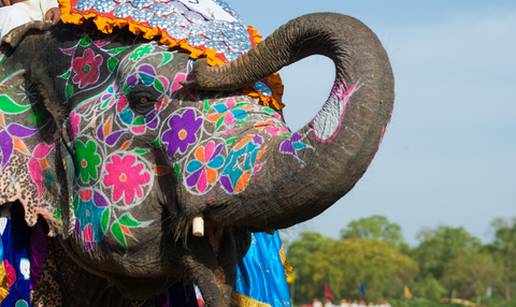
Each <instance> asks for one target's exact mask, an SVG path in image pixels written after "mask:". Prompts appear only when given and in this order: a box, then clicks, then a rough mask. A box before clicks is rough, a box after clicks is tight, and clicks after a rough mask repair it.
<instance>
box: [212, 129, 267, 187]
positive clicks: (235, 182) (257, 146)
mask: <svg viewBox="0 0 516 307" xmlns="http://www.w3.org/2000/svg"><path fill="white" fill-rule="evenodd" d="M262 146H263V138H262V137H261V136H260V135H258V134H256V135H249V136H247V137H245V138H244V139H242V140H241V141H240V142H238V143H237V144H236V145H235V147H234V148H233V149H232V150H231V152H230V153H229V155H228V158H227V160H226V164H225V165H224V170H223V172H222V178H221V183H222V186H223V187H224V189H225V190H226V191H227V192H228V193H240V192H242V191H243V190H245V188H246V187H247V185H248V184H249V180H250V179H251V176H252V174H253V173H255V172H257V171H259V165H258V164H257V163H256V162H257V161H259V160H260V158H261V156H262V155H263V153H264V149H265V148H266V147H262Z"/></svg>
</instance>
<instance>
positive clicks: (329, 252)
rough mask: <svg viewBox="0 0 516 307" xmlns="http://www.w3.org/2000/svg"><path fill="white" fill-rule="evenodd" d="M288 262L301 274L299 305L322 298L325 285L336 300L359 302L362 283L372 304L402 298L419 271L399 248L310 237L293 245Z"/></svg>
mask: <svg viewBox="0 0 516 307" xmlns="http://www.w3.org/2000/svg"><path fill="white" fill-rule="evenodd" d="M315 246H318V249H316V250H315V249H313V247H315ZM310 249H311V251H308V250H310ZM298 257H300V258H298ZM288 258H289V261H290V262H291V263H292V264H293V266H294V270H296V272H298V278H297V280H296V293H297V294H296V301H297V302H309V301H311V299H312V298H314V297H320V296H322V286H323V285H324V283H325V282H328V284H329V285H330V287H331V290H332V291H333V292H334V293H335V296H336V298H337V299H340V298H351V297H353V298H358V297H359V289H358V286H359V284H360V283H361V282H364V283H365V285H366V288H367V298H368V299H370V300H379V299H382V298H387V297H392V296H401V295H402V293H403V288H404V286H405V285H407V284H411V283H412V281H413V279H414V278H415V276H416V275H417V271H418V268H417V264H416V262H415V261H413V260H412V259H410V258H409V257H408V256H406V255H403V254H401V252H400V251H399V250H398V249H397V248H396V247H394V246H392V245H391V244H389V243H386V242H382V241H379V240H373V239H347V240H332V239H328V238H324V237H321V236H315V235H313V234H310V235H309V236H304V237H302V238H301V240H299V242H294V243H293V244H292V245H291V247H290V248H289V252H288ZM301 266H303V267H301ZM301 272H302V273H301Z"/></svg>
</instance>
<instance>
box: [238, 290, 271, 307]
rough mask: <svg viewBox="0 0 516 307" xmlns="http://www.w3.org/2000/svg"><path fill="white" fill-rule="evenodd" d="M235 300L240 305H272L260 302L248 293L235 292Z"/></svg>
mask: <svg viewBox="0 0 516 307" xmlns="http://www.w3.org/2000/svg"><path fill="white" fill-rule="evenodd" d="M233 301H234V302H235V303H236V304H237V305H238V306H240V307H272V306H271V305H269V304H266V303H262V302H258V301H257V300H255V299H252V298H250V297H249V296H247V295H243V294H240V293H236V292H233Z"/></svg>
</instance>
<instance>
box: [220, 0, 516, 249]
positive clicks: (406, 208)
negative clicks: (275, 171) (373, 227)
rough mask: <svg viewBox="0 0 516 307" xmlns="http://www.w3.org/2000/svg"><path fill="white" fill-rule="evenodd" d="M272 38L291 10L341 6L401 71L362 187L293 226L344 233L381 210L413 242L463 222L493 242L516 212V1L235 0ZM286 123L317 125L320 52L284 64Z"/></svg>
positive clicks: (327, 77)
mask: <svg viewBox="0 0 516 307" xmlns="http://www.w3.org/2000/svg"><path fill="white" fill-rule="evenodd" d="M227 2H228V3H230V4H231V5H232V6H233V7H234V8H235V9H236V10H237V11H239V12H240V14H241V17H242V18H243V19H244V20H245V21H246V22H247V23H249V24H252V25H254V26H255V27H256V28H258V29H259V30H260V32H261V33H262V34H264V35H268V34H270V33H271V32H272V31H273V30H274V29H275V28H277V27H278V26H280V25H281V24H283V23H285V22H286V21H288V20H289V19H291V18H294V17H297V16H299V15H302V14H304V13H309V12H318V11H332V12H340V13H344V14H347V15H351V16H354V17H356V18H358V19H360V20H362V21H363V22H365V23H366V24H367V25H369V26H370V27H371V28H372V29H373V30H374V31H375V32H376V33H377V34H378V36H379V37H380V40H381V41H382V42H383V44H384V46H385V48H386V49H387V51H388V53H389V55H390V58H391V62H392V66H393V69H394V74H395V78H396V104H395V111H394V114H393V119H392V122H391V125H390V128H389V130H388V131H387V135H386V137H385V140H384V143H383V145H382V148H381V150H380V152H379V154H378V155H377V157H376V159H375V161H374V162H373V164H372V165H371V167H370V168H369V170H368V172H367V173H366V174H365V176H364V177H363V179H362V180H361V181H360V182H359V183H358V184H357V186H356V187H355V188H354V189H353V190H352V191H351V192H350V193H349V194H348V195H346V196H345V197H344V198H343V199H341V200H340V201H339V202H338V203H337V204H336V205H334V206H333V207H332V208H330V209H328V210H327V211H326V212H324V213H323V214H322V215H320V216H318V217H316V218H314V219H312V220H310V221H308V222H305V223H303V224H300V225H298V226H296V227H294V229H293V230H291V231H289V232H288V234H294V235H295V234H296V233H298V232H300V231H307V230H314V231H319V232H322V233H324V234H326V235H330V236H337V235H338V232H339V230H340V229H341V228H343V227H344V226H345V225H346V224H347V223H348V222H349V221H351V220H353V219H357V218H361V217H367V216H370V215H373V214H381V215H385V216H387V217H388V218H389V219H390V220H391V221H394V222H396V223H399V224H400V225H401V226H402V227H403V230H404V235H405V238H406V239H407V241H408V242H410V243H415V242H416V240H415V235H416V233H417V231H419V230H420V229H421V228H423V227H436V226H438V225H441V224H447V225H453V226H464V227H465V228H466V229H467V230H469V231H470V232H471V233H473V234H474V235H476V236H478V237H480V238H481V239H483V240H484V241H487V240H489V239H490V238H491V235H492V233H490V231H489V230H490V228H489V225H490V222H491V221H492V220H493V219H494V218H495V217H516V2H515V1H490V2H489V3H488V1H476V0H475V1H471V0H469V1H462V0H461V1H458V0H457V1H443V0H433V1H408V0H406V1H393V0H390V1H387V0H338V1H336V0H332V1H329V0H317V1H314V0H310V1H309V0H301V1H293V0H276V1H270V0H262V1H253V2H250V1H245V0H240V1H236V0H227ZM281 73H282V77H283V78H284V83H285V86H286V96H285V102H286V103H287V108H286V111H285V115H286V120H287V123H289V125H290V126H291V127H292V128H293V129H297V128H299V127H301V126H302V125H304V124H305V123H306V122H308V121H309V120H310V119H311V118H312V117H313V116H314V115H315V113H316V112H317V110H318V108H319V107H320V106H321V105H322V103H323V101H324V100H325V98H326V97H327V95H328V93H329V90H330V87H331V84H332V81H333V74H334V70H333V67H332V64H331V63H330V61H329V60H327V59H325V58H322V57H313V58H310V59H308V60H304V61H302V62H300V63H297V64H295V65H292V66H291V67H288V68H286V69H283V70H282V72H281Z"/></svg>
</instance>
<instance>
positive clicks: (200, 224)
mask: <svg viewBox="0 0 516 307" xmlns="http://www.w3.org/2000/svg"><path fill="white" fill-rule="evenodd" d="M192 233H193V235H194V237H199V238H202V237H204V219H203V218H202V216H196V217H194V219H193V224H192Z"/></svg>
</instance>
